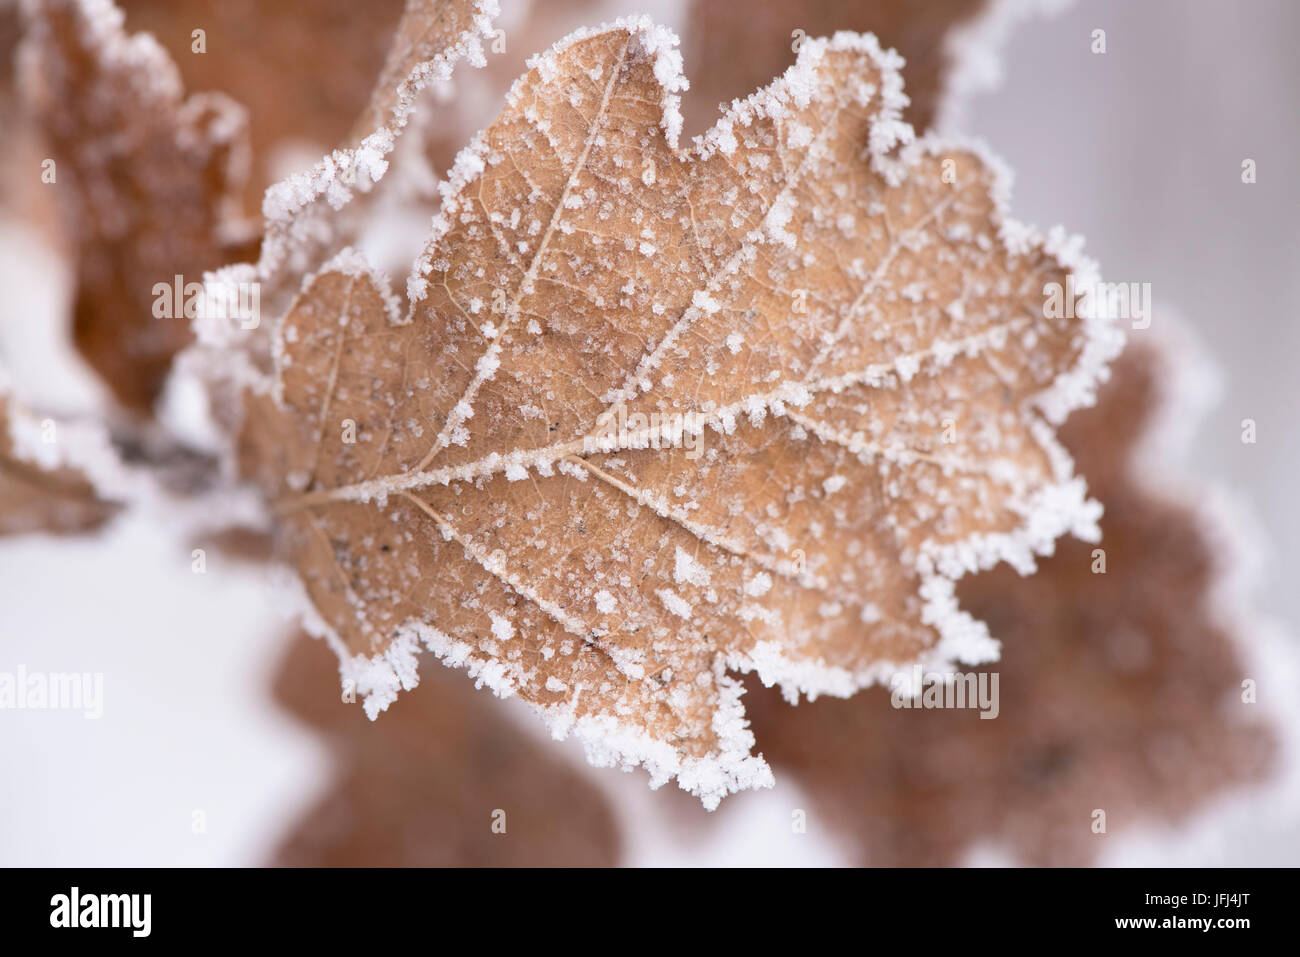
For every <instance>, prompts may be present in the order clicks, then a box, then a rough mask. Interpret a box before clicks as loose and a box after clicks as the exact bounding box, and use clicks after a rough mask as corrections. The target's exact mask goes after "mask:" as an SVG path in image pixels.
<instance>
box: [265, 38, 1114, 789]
mask: <svg viewBox="0 0 1300 957" xmlns="http://www.w3.org/2000/svg"><path fill="white" fill-rule="evenodd" d="M898 65H899V64H898V59H897V57H896V56H895V55H894V54H892V53H890V52H882V51H881V50H880V48H879V46H878V44H877V43H876V41H875V39H874V38H873V37H871V36H858V35H853V34H839V35H837V36H836V37H835V38H834V39H831V40H816V41H813V40H810V41H808V42H807V43H805V44H804V45H803V47H802V48H801V50H800V53H799V58H798V61H797V62H796V64H795V65H794V66H793V67H792V68H791V69H790V71H788V72H787V73H786V74H785V75H784V76H782V77H781V78H779V79H777V80H776V81H774V82H773V83H772V84H771V85H770V86H769V87H767V88H766V89H764V90H762V91H760V92H759V93H757V94H755V95H754V96H753V97H751V98H750V99H749V100H747V101H745V102H743V103H739V104H736V105H735V106H734V107H733V108H732V110H731V111H730V112H729V113H727V114H726V115H725V116H724V117H722V118H721V119H720V120H719V122H718V124H717V125H716V126H715V127H714V128H713V129H712V130H711V131H710V132H709V133H708V134H707V135H706V136H705V137H704V138H703V139H702V140H699V141H697V142H696V143H695V144H694V145H693V146H692V147H691V148H690V149H689V150H684V151H683V150H680V149H679V147H678V144H677V137H678V132H679V129H680V114H679V112H678V110H677V102H678V93H679V92H680V90H681V89H683V88H684V85H685V81H684V79H683V78H682V76H681V74H680V59H679V57H678V55H677V53H676V50H675V38H673V37H672V36H671V34H669V33H667V32H666V31H663V30H660V29H658V28H656V27H653V26H652V25H650V24H649V23H648V22H646V21H643V20H639V21H633V22H627V23H620V24H618V25H616V26H614V27H612V28H606V29H602V30H600V31H596V32H593V33H587V32H580V33H579V34H576V35H575V36H574V37H573V38H571V39H570V40H569V41H567V42H565V43H562V44H560V45H558V46H557V47H556V48H555V49H554V50H552V51H551V52H550V53H548V54H546V55H544V56H542V57H540V58H538V59H537V60H536V61H535V65H534V67H533V69H532V70H531V71H530V72H529V73H528V74H526V75H525V76H524V77H523V78H521V80H520V81H519V82H518V84H517V85H516V86H515V87H514V89H513V90H512V91H511V94H510V97H509V100H508V105H507V107H506V109H505V111H504V112H503V113H502V115H501V116H500V117H499V118H498V119H497V120H496V121H495V122H494V123H493V124H492V125H491V126H490V127H489V128H488V129H487V130H485V131H484V132H483V133H482V134H481V135H480V136H479V137H478V138H476V140H475V141H474V142H473V143H472V144H471V145H470V147H469V148H467V149H466V150H465V151H464V152H463V153H462V154H461V156H460V157H459V159H458V161H457V164H456V168H455V169H454V170H453V172H452V175H451V177H450V179H449V183H448V185H447V187H446V192H445V196H444V204H443V209H442V212H441V213H440V215H439V217H438V218H437V219H436V220H435V226H434V234H433V236H432V238H431V239H430V242H429V244H428V247H427V248H426V250H425V252H424V254H423V255H422V256H421V258H420V259H419V260H418V261H417V263H416V264H415V267H414V269H413V271H412V274H411V277H410V279H409V280H408V293H409V296H410V299H411V300H412V303H413V305H412V307H411V310H410V312H409V314H407V315H405V316H403V315H401V314H400V312H399V310H398V306H397V303H396V300H395V299H394V298H393V297H392V296H391V295H390V293H389V292H388V290H387V287H386V283H385V281H384V280H383V279H382V277H380V276H377V275H376V274H375V273H374V272H373V271H371V270H369V269H368V268H367V267H366V265H365V264H364V262H362V261H360V259H359V257H358V256H356V255H355V254H352V253H345V254H343V255H341V256H340V257H338V258H337V259H336V260H334V261H333V262H332V263H330V264H328V265H327V266H326V267H325V268H324V269H323V270H322V271H321V272H320V273H318V274H317V275H315V276H314V277H312V278H311V279H310V280H309V281H308V282H307V283H306V284H305V287H304V290H303V292H302V293H301V295H300V296H299V298H298V300H297V301H296V302H295V304H294V306H293V308H292V309H291V311H290V312H289V314H288V315H287V316H286V317H285V318H284V319H283V320H282V321H281V322H280V323H279V324H278V325H277V327H276V329H275V330H274V331H275V341H276V347H275V355H276V377H275V383H274V387H273V389H272V390H271V393H270V394H268V395H261V396H253V395H250V397H249V408H248V411H247V414H246V419H245V427H244V433H243V437H242V464H243V470H244V472H245V474H247V475H248V476H250V477H252V478H254V479H256V480H257V482H258V483H259V484H260V485H261V486H262V488H263V489H264V490H265V492H266V494H267V496H268V497H269V498H270V499H272V500H273V501H274V502H275V505H276V508H277V510H278V512H279V515H280V535H281V547H282V548H283V550H284V552H283V553H284V554H285V556H286V557H287V558H288V559H289V561H291V562H292V564H293V565H294V566H296V568H297V571H298V572H299V575H300V577H301V580H302V582H303V583H304V585H305V587H306V592H307V595H308V597H309V598H310V600H311V605H312V606H313V609H314V613H313V617H314V619H315V620H314V621H313V625H314V627H315V628H316V629H317V630H318V631H321V632H324V633H325V634H326V635H327V636H329V637H330V639H331V640H332V641H333V643H334V644H335V646H336V648H337V649H338V650H339V651H340V653H341V654H342V655H343V657H344V670H345V674H346V675H347V676H348V677H350V678H352V679H353V680H355V681H356V682H357V686H358V689H359V690H360V691H361V692H363V693H367V694H369V700H368V701H367V709H368V710H369V711H370V712H371V714H372V715H373V714H374V713H375V712H377V711H378V710H382V709H383V708H384V707H385V706H387V704H388V703H389V702H390V701H391V700H392V699H393V698H394V696H395V694H396V692H397V690H398V689H399V687H410V686H412V685H413V684H414V683H415V681H416V675H415V658H416V652H417V650H418V648H419V647H420V646H421V645H423V646H425V647H427V648H429V649H430V650H432V651H434V652H435V653H436V654H437V655H438V656H439V657H441V658H443V659H444V660H445V661H446V662H447V663H448V664H451V665H454V666H457V667H461V668H465V669H467V670H469V671H470V673H471V674H472V675H474V676H475V677H476V678H477V679H478V680H479V681H480V682H481V683H486V684H488V685H489V686H491V687H492V688H493V689H494V690H496V691H497V692H498V693H502V694H508V693H515V694H519V695H520V696H522V697H523V698H525V699H526V700H528V701H529V702H531V703H532V704H533V705H535V706H536V707H537V708H538V709H539V710H540V711H541V712H542V713H543V714H544V715H545V717H546V719H547V721H548V722H549V724H550V726H551V728H552V730H553V732H554V733H555V734H557V735H562V734H565V733H569V732H575V733H577V734H578V735H579V736H580V737H581V738H582V739H583V740H584V742H585V743H586V744H587V746H588V753H589V756H590V757H591V758H592V760H593V761H595V762H596V763H607V764H614V763H622V764H624V765H631V764H637V763H639V764H643V765H645V766H646V768H647V769H648V770H649V771H650V773H651V776H652V780H653V781H654V782H656V783H657V782H662V781H664V780H667V779H668V778H670V777H673V776H676V777H677V778H678V781H679V783H680V785H681V786H682V787H683V788H685V789H687V790H689V791H692V792H693V793H696V794H698V795H700V796H701V798H702V799H703V800H704V802H705V803H706V805H708V806H713V805H716V803H717V802H718V800H719V799H720V798H721V797H722V796H723V795H725V794H726V793H728V792H729V791H732V790H736V789H738V788H745V787H753V786H761V785H763V784H765V783H767V782H768V781H769V780H770V772H769V770H768V768H767V766H766V765H765V764H764V763H763V761H762V759H761V758H758V757H755V756H753V755H751V754H750V748H751V746H752V743H753V739H752V736H751V734H750V732H749V731H748V729H747V727H746V723H745V720H744V714H743V709H742V708H741V705H740V694H741V686H740V684H739V682H738V681H737V680H736V679H735V678H734V677H732V676H731V675H729V674H728V671H729V670H740V671H757V673H758V674H759V676H760V677H761V678H762V680H763V681H764V682H765V683H769V684H770V683H773V682H776V683H780V684H781V685H782V686H783V688H784V689H785V690H786V691H787V693H789V694H792V695H793V694H796V693H798V692H804V693H807V694H819V693H831V694H839V695H847V694H850V693H852V692H853V691H854V690H855V689H857V688H859V687H861V686H864V685H867V684H870V683H872V682H874V681H876V680H879V679H880V678H882V677H884V676H886V675H888V674H890V673H892V671H893V670H894V669H896V668H897V667H898V666H899V665H900V664H905V663H909V662H913V661H921V662H924V663H927V664H936V663H940V662H949V661H951V660H953V659H955V658H956V659H962V660H967V661H981V660H987V659H989V658H991V657H993V656H994V655H995V654H996V650H997V646H996V643H995V642H994V641H992V639H991V638H990V637H989V635H988V633H987V630H986V629H985V628H984V626H983V625H982V624H981V623H979V622H978V621H976V620H974V619H972V618H971V617H970V616H969V615H967V614H965V613H964V612H963V611H961V610H960V609H959V608H958V607H957V605H956V602H955V600H954V598H953V582H954V580H955V579H956V578H957V577H959V576H961V575H962V574H964V573H966V572H968V571H973V570H975V569H976V568H980V567H986V566H989V565H991V564H993V563H995V562H997V561H999V560H1006V561H1008V562H1011V563H1012V564H1013V565H1015V566H1016V568H1017V569H1019V570H1022V571H1027V570H1029V569H1031V568H1032V567H1033V555H1034V553H1035V552H1043V551H1047V550H1050V549H1051V547H1052V544H1053V541H1054V539H1055V538H1056V537H1057V536H1058V535H1060V534H1061V533H1063V532H1064V531H1067V530H1074V531H1076V532H1078V533H1080V534H1088V533H1089V532H1090V531H1095V528H1094V524H1093V523H1094V521H1095V518H1096V516H1097V514H1098V511H1099V510H1098V509H1097V508H1096V506H1095V505H1092V504H1090V503H1089V502H1087V500H1086V496H1085V492H1084V488H1083V484H1082V482H1081V481H1080V480H1078V479H1076V478H1074V477H1073V475H1072V474H1071V465H1070V462H1069V460H1068V457H1067V456H1065V454H1064V453H1063V451H1062V450H1061V449H1060V447H1059V446H1058V445H1057V443H1056V441H1055V439H1054V438H1053V436H1052V433H1051V428H1050V425H1049V423H1050V422H1053V421H1058V420H1059V419H1060V418H1061V417H1063V416H1064V414H1065V413H1066V412H1068V411H1069V410H1070V409H1071V408H1073V407H1075V406H1077V405H1079V404H1081V403H1085V402H1087V401H1090V399H1091V398H1092V389H1093V387H1094V384H1095V381H1096V379H1097V377H1098V376H1099V375H1101V374H1102V371H1103V367H1104V363H1105V361H1106V360H1107V359H1108V358H1109V357H1110V355H1111V354H1113V351H1114V350H1115V349H1116V348H1117V343H1116V335H1115V334H1114V333H1113V331H1112V329H1111V327H1110V326H1109V325H1108V324H1107V323H1105V322H1103V321H1102V320H1099V319H1094V318H1092V317H1088V316H1081V317H1080V318H1077V319H1076V318H1069V319H1054V318H1045V309H1044V286H1045V284H1046V283H1049V282H1058V283H1064V281H1065V274H1066V272H1067V271H1070V270H1075V271H1079V272H1081V273H1083V272H1086V270H1087V269H1088V268H1089V266H1088V264H1087V263H1086V262H1085V261H1083V260H1082V259H1080V258H1079V256H1078V252H1077V248H1076V244H1075V243H1074V242H1072V241H1069V240H1067V239H1066V238H1065V237H1064V235H1062V234H1053V235H1052V236H1051V237H1049V238H1044V237H1042V236H1040V235H1038V234H1037V233H1035V232H1034V231H1033V230H1031V229H1028V228H1026V227H1024V226H1021V225H1019V224H1017V223H1014V222H1013V221H1011V220H1008V219H1006V218H1005V217H1004V214H1003V209H1002V203H1003V201H1004V196H1003V193H1004V191H1005V190H1004V185H1003V181H1002V178H1001V174H1000V173H999V171H998V169H997V167H996V166H995V165H993V164H992V163H991V162H990V161H989V160H988V159H987V158H985V157H984V156H983V155H982V154H981V153H980V152H978V151H977V150H973V149H969V148H964V147H960V146H950V145H948V144H944V143H940V142H936V141H932V140H931V141H924V142H922V143H918V144H909V140H910V139H911V128H910V127H909V126H907V125H906V124H905V123H903V122H902V121H901V120H900V118H899V110H900V108H901V106H902V104H903V102H904V98H903V95H902V89H901V87H902V81H901V78H900V77H899V74H898ZM1083 278H1086V276H1085V277H1083ZM652 416H653V418H652Z"/></svg>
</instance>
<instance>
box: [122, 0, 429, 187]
mask: <svg viewBox="0 0 1300 957" xmlns="http://www.w3.org/2000/svg"><path fill="white" fill-rule="evenodd" d="M118 3H119V5H120V6H121V8H122V9H123V11H125V13H126V25H127V27H128V28H129V29H130V30H132V31H140V32H145V33H150V34H152V35H153V36H154V37H155V38H157V40H158V42H159V43H160V44H162V46H163V48H164V49H165V50H167V52H168V53H169V54H170V55H171V57H172V59H173V60H174V61H175V63H176V65H177V66H178V67H179V68H180V73H181V77H182V79H183V80H184V83H185V87H186V88H187V89H191V90H219V91H220V92H222V93H225V94H227V95H228V96H230V97H231V98H232V99H233V100H235V101H236V102H238V103H240V104H242V105H243V106H244V108H245V110H246V111H247V114H248V133H249V146H250V148H251V151H252V169H251V170H250V181H249V189H248V191H247V192H246V193H245V196H246V197H247V199H248V201H249V204H250V206H251V207H252V208H256V206H257V205H258V204H260V203H261V199H262V193H263V192H264V191H265V189H266V187H267V186H268V185H269V184H270V183H272V182H274V181H275V180H277V179H279V178H280V177H281V176H283V174H284V172H285V163H286V160H287V159H289V158H290V157H291V156H294V155H301V154H302V153H303V151H304V150H308V149H310V150H312V151H313V152H314V153H316V155H319V153H320V152H324V151H325V150H326V149H328V148H331V147H333V146H336V145H338V144H340V143H342V142H343V141H344V139H345V138H346V136H347V134H348V131H349V130H350V129H351V128H352V126H353V124H354V123H355V122H356V119H357V116H358V115H359V114H360V112H361V111H362V109H363V108H364V107H365V105H366V102H367V95H368V93H369V90H370V87H371V85H372V84H373V83H374V80H375V77H376V75H377V74H378V73H379V70H380V67H381V66H382V65H383V63H384V56H385V54H386V52H387V50H388V48H389V42H390V40H391V39H392V36H393V31H394V29H395V28H396V26H397V22H398V19H399V18H400V17H401V14H402V9H403V7H404V3H403V0H367V2H365V3H357V2H356V0H276V2H274V3H266V2H264V0H118ZM196 30H202V31H203V32H202V35H201V40H202V44H203V52H202V53H196V52H195V45H196V43H198V42H199V40H200V38H196V37H195V35H194V33H195V31H196ZM314 158H315V156H312V155H311V154H308V159H309V160H310V159H314Z"/></svg>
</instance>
